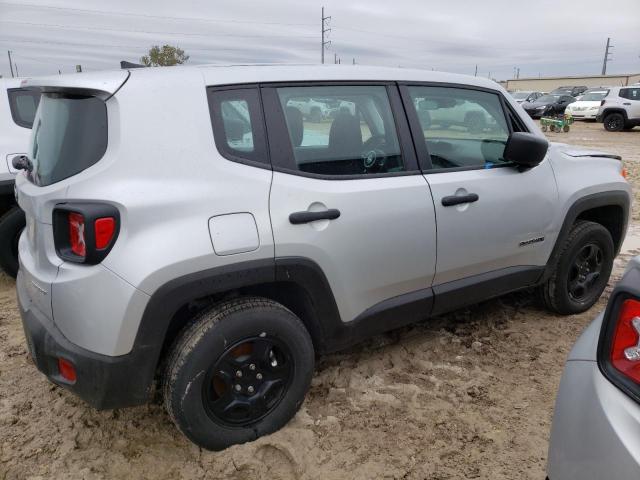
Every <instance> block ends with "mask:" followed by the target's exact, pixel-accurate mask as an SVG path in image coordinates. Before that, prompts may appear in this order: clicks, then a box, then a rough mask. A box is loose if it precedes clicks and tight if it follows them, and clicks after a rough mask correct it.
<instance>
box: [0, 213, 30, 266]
mask: <svg viewBox="0 0 640 480" xmlns="http://www.w3.org/2000/svg"><path fill="white" fill-rule="evenodd" d="M25 225H26V220H25V216H24V212H23V211H22V210H21V209H20V208H19V207H12V208H11V210H9V211H8V212H7V213H5V214H4V215H3V216H2V217H1V218H0V267H1V268H2V269H3V270H4V271H5V273H6V274H7V275H9V276H11V277H13V278H15V277H16V275H17V274H18V240H19V239H20V234H21V233H22V230H24V227H25Z"/></svg>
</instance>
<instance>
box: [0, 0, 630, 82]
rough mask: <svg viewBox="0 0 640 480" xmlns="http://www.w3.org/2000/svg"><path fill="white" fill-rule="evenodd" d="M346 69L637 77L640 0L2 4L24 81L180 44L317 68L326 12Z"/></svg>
mask: <svg viewBox="0 0 640 480" xmlns="http://www.w3.org/2000/svg"><path fill="white" fill-rule="evenodd" d="M322 5H324V6H325V12H326V14H327V15H331V17H332V18H331V21H330V27H331V32H330V34H329V39H330V40H331V42H332V43H331V45H330V46H329V49H328V50H327V53H326V61H327V62H328V63H333V57H334V53H336V54H337V55H338V56H340V57H341V59H342V62H344V63H351V61H352V59H353V58H355V60H356V62H357V63H360V64H369V65H387V66H403V67H419V68H427V69H435V70H443V71H451V72H458V73H468V74H473V73H474V70H475V66H476V64H477V65H478V75H483V76H488V75H489V73H491V76H492V77H493V78H497V79H507V78H511V77H512V76H513V72H514V67H519V68H520V77H521V78H522V77H538V76H539V75H542V76H550V75H580V74H599V73H600V70H601V68H602V59H603V55H604V49H605V43H606V40H607V37H612V44H613V45H615V48H614V49H613V61H612V62H611V63H610V64H609V67H608V72H609V73H638V72H640V0H616V1H615V2H611V3H609V2H603V1H602V0H597V1H596V0H580V1H573V0H565V1H558V0H554V1H550V0H536V1H523V0H484V1H462V0H440V1H433V0H356V1H348V0H325V1H315V0H298V1H282V0H252V1H245V0H235V1H226V0H172V1H163V0H153V1H152V0H108V1H105V0H100V1H98V0H83V1H78V0H76V1H72V0H27V1H24V2H23V1H21V0H8V1H2V0H0V53H2V55H1V56H0V74H2V75H3V76H10V71H9V62H8V59H7V58H6V50H11V51H12V56H13V60H14V62H15V63H16V64H17V66H18V70H19V72H20V75H21V76H33V75H41V74H52V73H57V72H58V70H61V71H62V72H63V73H69V72H73V71H75V65H76V64H82V67H83V69H84V70H100V69H110V68H118V66H119V61H120V60H129V61H133V62H137V61H138V60H139V58H140V56H141V55H143V54H145V53H146V51H147V50H148V48H149V47H150V46H151V45H155V44H160V45H162V44H165V43H169V44H172V45H178V46H180V47H181V48H183V49H184V50H185V51H186V52H187V54H189V55H190V56H191V59H190V60H189V63H194V64H195V63H256V62H257V63H273V62H275V63H318V62H319V61H320V15H321V14H320V8H321V6H322Z"/></svg>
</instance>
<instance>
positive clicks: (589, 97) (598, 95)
mask: <svg viewBox="0 0 640 480" xmlns="http://www.w3.org/2000/svg"><path fill="white" fill-rule="evenodd" d="M607 93H609V92H591V93H585V94H584V95H583V96H582V98H581V99H580V100H581V101H583V102H589V101H591V102H594V101H598V100H602V99H603V98H604V97H606V96H607Z"/></svg>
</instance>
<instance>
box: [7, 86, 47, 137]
mask: <svg viewBox="0 0 640 480" xmlns="http://www.w3.org/2000/svg"><path fill="white" fill-rule="evenodd" d="M7 94H8V95H9V109H10V110H11V118H12V119H13V122H14V123H15V124H16V125H18V126H20V127H23V128H31V126H32V125H33V119H34V118H35V116H36V110H37V109H38V103H39V102H40V92H35V91H33V90H27V89H24V88H10V89H9V90H7Z"/></svg>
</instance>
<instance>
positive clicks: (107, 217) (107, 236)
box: [53, 203, 120, 264]
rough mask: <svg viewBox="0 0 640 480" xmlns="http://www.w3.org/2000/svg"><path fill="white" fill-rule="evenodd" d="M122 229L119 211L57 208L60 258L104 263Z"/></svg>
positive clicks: (84, 206)
mask: <svg viewBox="0 0 640 480" xmlns="http://www.w3.org/2000/svg"><path fill="white" fill-rule="evenodd" d="M119 229H120V215H119V213H118V210H117V209H116V208H115V207H113V206H111V205H107V204H95V203H83V204H75V203H74V204H62V205H57V206H56V208H55V209H54V211H53V236H54V241H55V246H56V252H57V253H58V256H59V257H60V258H62V259H63V260H67V261H70V262H76V263H86V264H96V263H100V262H101V261H102V260H103V259H104V258H105V257H106V256H107V254H108V253H109V251H110V250H111V248H112V247H113V245H114V243H115V241H116V239H117V236H118V233H119Z"/></svg>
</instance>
